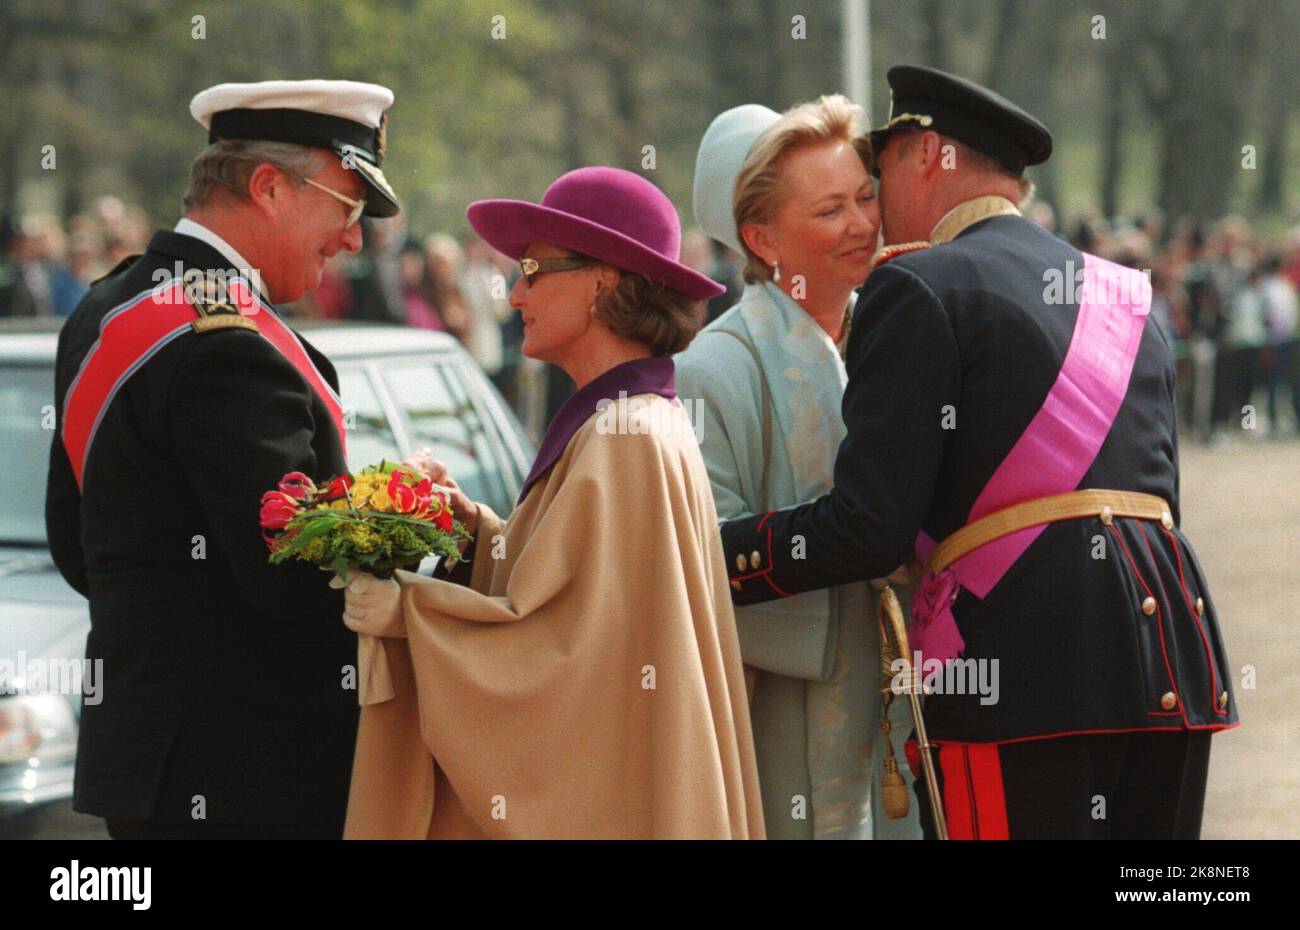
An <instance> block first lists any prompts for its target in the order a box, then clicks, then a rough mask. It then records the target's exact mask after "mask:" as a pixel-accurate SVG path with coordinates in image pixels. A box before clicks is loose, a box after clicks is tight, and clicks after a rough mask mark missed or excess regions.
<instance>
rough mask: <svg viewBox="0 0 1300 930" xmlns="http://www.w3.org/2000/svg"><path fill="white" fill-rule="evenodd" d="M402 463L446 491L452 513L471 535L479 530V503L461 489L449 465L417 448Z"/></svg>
mask: <svg viewBox="0 0 1300 930" xmlns="http://www.w3.org/2000/svg"><path fill="white" fill-rule="evenodd" d="M402 464H403V465H409V466H410V467H411V468H414V469H416V470H417V471H419V472H420V473H421V474H422V475H424V476H425V477H426V478H428V479H429V480H430V481H432V482H433V483H434V484H436V485H438V487H439V488H440V489H441V490H442V491H444V492H446V495H447V501H448V503H450V504H451V512H452V514H453V515H454V516H455V517H456V519H457V520H459V521H460V522H461V523H463V524H465V529H467V530H469V533H470V535H471V536H473V535H474V534H475V533H477V532H478V504H476V503H475V502H474V501H472V500H470V499H469V497H468V495H466V494H465V492H464V491H462V490H461V489H460V485H458V484H457V483H456V480H455V479H454V478H452V476H451V475H450V474H448V473H447V466H446V465H444V464H443V463H442V462H439V461H438V460H437V459H435V458H434V457H433V453H432V452H431V451H430V450H428V449H417V450H416V451H415V452H412V453H411V454H410V456H408V457H407V458H406V460H405V461H403V462H402Z"/></svg>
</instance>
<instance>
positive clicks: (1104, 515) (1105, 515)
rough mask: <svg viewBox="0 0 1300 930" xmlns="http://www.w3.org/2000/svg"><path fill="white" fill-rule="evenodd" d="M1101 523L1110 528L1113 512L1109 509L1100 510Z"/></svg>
mask: <svg viewBox="0 0 1300 930" xmlns="http://www.w3.org/2000/svg"><path fill="white" fill-rule="evenodd" d="M1101 522H1102V523H1104V524H1106V525H1107V526H1110V525H1111V524H1112V523H1114V522H1115V511H1113V510H1111V509H1110V508H1109V507H1103V508H1101Z"/></svg>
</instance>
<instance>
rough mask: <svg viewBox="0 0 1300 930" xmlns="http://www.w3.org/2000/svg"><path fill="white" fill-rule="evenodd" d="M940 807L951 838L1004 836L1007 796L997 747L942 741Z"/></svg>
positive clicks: (987, 744) (1006, 834)
mask: <svg viewBox="0 0 1300 930" xmlns="http://www.w3.org/2000/svg"><path fill="white" fill-rule="evenodd" d="M939 767H940V768H941V769H942V771H943V811H944V817H945V818H946V819H947V821H948V836H949V837H951V838H952V839H954V840H1005V839H1009V831H1008V828H1007V799H1006V792H1005V789H1004V788H1003V785H1002V762H1001V760H1000V759H999V757H998V747H997V746H996V745H993V744H989V743H944V744H942V745H941V746H940V747H939Z"/></svg>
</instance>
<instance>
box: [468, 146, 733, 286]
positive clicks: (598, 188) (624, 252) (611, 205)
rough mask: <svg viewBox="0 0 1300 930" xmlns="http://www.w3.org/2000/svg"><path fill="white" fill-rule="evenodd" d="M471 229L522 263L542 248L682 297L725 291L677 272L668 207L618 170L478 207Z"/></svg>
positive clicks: (676, 243) (582, 171)
mask: <svg viewBox="0 0 1300 930" xmlns="http://www.w3.org/2000/svg"><path fill="white" fill-rule="evenodd" d="M465 215H466V217H467V218H468V219H469V224H470V226H472V227H474V231H475V232H476V233H478V234H479V235H480V236H482V237H483V239H484V240H485V241H486V242H487V243H488V244H489V245H490V246H492V248H494V249H496V250H497V251H498V252H501V253H503V254H505V255H508V256H510V257H511V258H514V259H518V258H522V257H523V255H524V252H525V251H527V249H528V246H529V245H530V244H532V243H534V242H546V243H550V244H551V245H554V246H559V247H560V248H564V249H571V250H573V251H574V252H580V253H582V254H583V255H589V256H591V257H592V258H598V259H600V260H601V261H602V262H607V263H608V264H610V265H613V266H614V267H615V268H621V269H623V270H625V271H631V272H635V273H636V274H640V275H644V276H645V277H647V278H649V279H650V280H651V281H656V282H658V283H660V284H663V285H665V286H667V287H670V288H672V289H673V290H675V291H680V292H681V293H683V294H685V295H686V296H688V297H694V298H697V299H701V300H703V299H707V298H709V297H716V296H718V295H719V294H721V293H722V292H723V291H725V290H726V288H725V287H723V286H722V285H721V284H718V283H717V282H716V281H714V280H713V279H712V278H710V277H709V276H708V275H703V274H700V273H699V272H698V271H696V270H694V269H693V268H690V267H688V266H686V265H683V264H682V263H681V262H679V261H678V260H677V259H678V257H679V256H680V254H681V247H682V231H681V224H680V223H679V222H678V220H677V209H676V208H675V207H674V206H673V204H672V201H671V200H669V199H668V197H667V196H666V195H665V194H664V193H663V191H661V190H659V188H657V187H655V186H654V185H653V184H651V183H650V182H649V181H647V180H646V179H645V178H643V177H641V176H640V175H638V174H633V173H632V172H631V171H623V170H622V169H620V168H606V167H597V168H579V169H577V170H576V171H570V172H569V173H568V174H565V175H562V176H561V177H560V178H559V179H557V180H556V181H555V183H554V184H552V185H551V186H550V187H548V188H547V189H546V193H545V194H543V195H542V202H541V203H540V204H537V203H530V202H528V201H526V200H479V201H477V202H475V203H472V204H470V205H469V209H468V210H467V211H466V214H465Z"/></svg>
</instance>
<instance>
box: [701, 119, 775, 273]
mask: <svg viewBox="0 0 1300 930" xmlns="http://www.w3.org/2000/svg"><path fill="white" fill-rule="evenodd" d="M780 118H781V114H780V113H777V112H776V111H775V110H769V109H768V108H767V107H765V106H763V105H762V104H758V103H747V104H744V105H743V106H739V107H732V108H731V109H730V110H727V111H726V112H725V113H720V114H718V116H717V117H716V118H715V119H714V120H713V122H712V123H710V124H709V128H708V129H707V130H705V132H704V138H703V139H701V140H700V151H699V154H698V155H697V156H696V158H695V189H694V191H693V195H692V199H693V200H694V207H695V222H696V223H698V224H699V227H700V228H701V229H702V230H704V232H705V233H706V234H707V235H708V236H709V238H711V239H716V240H718V241H719V242H721V243H722V244H723V245H725V246H727V248H730V249H734V250H735V251H737V252H740V253H741V254H744V250H743V249H742V248H741V247H740V233H739V232H738V231H737V229H736V220H735V218H734V215H733V213H732V202H733V200H734V198H735V194H736V178H737V177H739V176H740V169H741V167H743V166H744V164H745V158H746V157H747V156H748V155H749V150H750V149H751V148H753V147H754V143H755V142H756V141H757V140H758V137H759V136H761V135H762V134H763V133H764V132H766V131H767V129H768V127H769V126H771V125H772V124H773V123H775V122H776V121H777V120H778V119H780Z"/></svg>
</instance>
